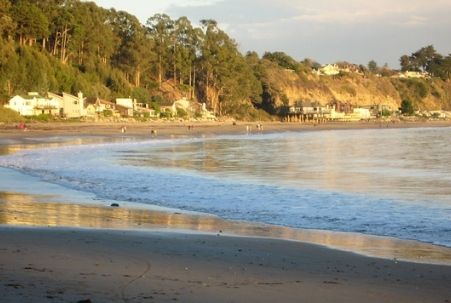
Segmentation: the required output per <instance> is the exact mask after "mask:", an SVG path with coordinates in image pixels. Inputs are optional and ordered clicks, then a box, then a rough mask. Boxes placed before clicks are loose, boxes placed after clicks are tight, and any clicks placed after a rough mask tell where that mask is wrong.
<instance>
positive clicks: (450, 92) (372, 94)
mask: <svg viewBox="0 0 451 303" xmlns="http://www.w3.org/2000/svg"><path fill="white" fill-rule="evenodd" d="M264 81H265V82H266V87H267V91H268V95H269V96H270V99H271V101H270V102H272V103H273V105H274V106H275V107H279V106H281V105H283V104H284V101H285V103H286V100H287V99H288V103H289V105H293V104H295V103H296V102H298V101H317V102H319V103H321V104H322V105H326V104H328V103H330V102H332V101H334V100H336V101H341V102H347V103H351V104H353V105H354V106H372V105H387V106H390V108H392V109H397V108H399V107H400V104H401V102H402V100H403V99H410V100H411V101H412V102H413V103H414V105H415V106H416V108H418V109H421V110H435V109H446V110H450V109H451V84H450V83H449V82H444V81H442V80H440V79H431V80H424V79H409V80H402V79H394V78H390V77H376V76H375V75H365V76H363V75H359V74H344V75H337V76H318V75H315V74H311V73H310V74H306V73H304V74H302V73H301V74H298V73H295V72H293V71H290V70H286V69H281V68H271V69H270V70H267V71H266V74H265V80H264Z"/></svg>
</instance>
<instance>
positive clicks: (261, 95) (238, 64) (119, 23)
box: [0, 0, 451, 119]
mask: <svg viewBox="0 0 451 303" xmlns="http://www.w3.org/2000/svg"><path fill="white" fill-rule="evenodd" d="M199 24H200V25H199V26H195V25H194V24H192V23H191V21H190V20H189V19H188V18H186V17H180V18H178V19H176V20H173V19H171V17H169V16H167V15H165V14H155V15H153V16H150V17H149V18H148V20H147V22H146V23H145V24H141V23H140V21H139V20H138V19H137V18H136V17H135V16H133V15H131V14H129V13H127V12H124V11H116V10H114V9H109V10H108V9H104V8H101V7H98V6H97V5H96V4H95V3H93V2H84V1H83V2H82V1H79V0H71V1H66V0H51V1H36V0H21V1H13V0H0V103H5V102H6V101H7V100H8V99H9V98H10V97H11V96H14V95H16V94H25V93H26V92H29V91H33V92H38V93H41V94H45V93H46V92H48V91H51V92H55V93H61V92H67V93H72V94H77V93H78V91H82V92H83V93H84V95H85V96H87V97H99V98H102V99H106V100H112V99H114V98H117V97H129V96H130V97H132V98H135V99H137V100H138V101H139V102H140V103H147V104H148V105H149V106H151V107H153V108H154V109H156V110H158V108H159V107H160V106H162V105H168V104H171V102H173V101H174V100H176V99H179V98H181V97H186V98H188V99H192V100H195V101H198V102H201V103H205V104H206V105H207V107H208V109H210V110H211V111H213V112H214V113H215V114H216V115H217V116H227V117H234V118H237V119H260V118H262V117H264V118H268V115H267V113H269V114H273V115H274V114H277V113H280V112H281V110H282V109H283V108H286V106H287V105H292V104H294V103H296V102H298V101H318V102H320V103H322V104H327V103H330V102H331V101H341V102H346V103H351V104H353V105H357V106H369V105H382V104H384V105H387V106H390V107H391V108H392V109H397V108H399V106H400V104H401V102H402V101H403V100H408V101H409V102H410V103H412V104H413V106H414V108H415V109H425V110H433V109H447V110H450V109H451V84H450V82H449V81H450V78H451V55H448V56H443V55H441V54H439V53H437V52H436V51H435V49H434V48H433V46H427V47H424V48H422V49H420V50H419V51H417V52H415V53H413V54H412V55H411V56H407V55H405V56H403V57H402V58H401V59H402V60H401V68H402V70H403V71H409V70H410V71H415V72H418V73H427V74H428V75H430V76H431V79H396V78H392V77H391V76H392V75H393V74H396V71H392V70H389V69H388V68H386V67H384V68H378V67H377V64H376V63H375V62H372V63H371V64H368V68H367V67H364V66H355V65H353V64H350V63H346V64H347V65H350V66H353V68H356V69H358V70H359V73H354V72H345V73H340V74H336V75H334V76H318V75H317V71H318V70H319V68H321V65H320V64H319V63H316V62H314V61H313V60H311V59H305V60H304V61H302V62H299V61H296V60H295V59H293V58H291V57H289V56H288V55H286V54H285V53H283V52H274V53H269V52H267V53H265V54H264V55H263V56H259V55H258V54H256V53H254V52H248V53H247V54H245V55H244V54H241V53H240V52H239V50H238V45H237V43H236V42H235V41H234V40H233V38H231V37H229V36H228V35H227V33H226V32H224V31H223V30H222V29H221V28H220V27H219V25H218V23H217V22H216V21H214V20H210V19H208V20H201V21H200V23H199ZM262 110H265V111H267V113H265V112H263V111H262ZM274 118H275V117H274Z"/></svg>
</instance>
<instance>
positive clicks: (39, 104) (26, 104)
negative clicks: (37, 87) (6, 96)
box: [6, 92, 60, 116]
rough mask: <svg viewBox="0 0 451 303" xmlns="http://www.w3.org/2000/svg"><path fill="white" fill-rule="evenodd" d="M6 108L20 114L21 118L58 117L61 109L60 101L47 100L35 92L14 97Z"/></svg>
mask: <svg viewBox="0 0 451 303" xmlns="http://www.w3.org/2000/svg"><path fill="white" fill-rule="evenodd" d="M6 107H7V108H9V109H12V110H14V111H16V112H18V113H19V114H20V115H21V116H37V115H41V114H49V115H58V114H59V109H60V105H59V101H58V100H56V99H54V98H45V97H42V96H40V95H39V94H38V93H34V92H30V93H28V95H27V96H19V95H17V96H14V97H13V98H11V99H10V100H9V102H8V104H7V105H6Z"/></svg>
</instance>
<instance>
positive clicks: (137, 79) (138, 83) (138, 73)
mask: <svg viewBox="0 0 451 303" xmlns="http://www.w3.org/2000/svg"><path fill="white" fill-rule="evenodd" d="M140 86H141V69H140V67H139V66H138V67H137V68H136V73H135V87H140Z"/></svg>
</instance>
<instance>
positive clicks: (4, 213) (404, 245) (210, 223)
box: [0, 191, 451, 269]
mask: <svg viewBox="0 0 451 303" xmlns="http://www.w3.org/2000/svg"><path fill="white" fill-rule="evenodd" d="M54 195H55V194H53V195H52V196H50V195H39V194H24V193H11V192H2V191H0V226H11V227H17V228H37V229H42V228H45V227H48V228H56V229H66V228H80V229H88V230H116V231H139V232H155V231H161V232H166V233H174V232H175V233H185V234H197V235H213V236H214V235H216V236H227V237H243V238H259V239H263V240H280V241H292V242H298V243H306V244H312V245H317V246H320V247H323V248H327V249H330V250H332V251H341V252H348V253H353V254H356V255H360V256H365V257H369V258H381V259H385V260H399V261H405V262H413V263H419V264H430V265H445V266H450V269H451V248H449V247H446V246H440V245H436V244H432V243H425V242H420V241H415V240H405V239H398V238H393V237H388V236H375V235H368V234H363V233H352V232H338V231H328V230H318V229H306V228H292V227H285V226H280V225H272V224H264V223H257V222H250V221H236V220H228V219H223V218H221V217H218V216H215V215H211V214H204V213H197V212H185V211H182V210H179V209H164V208H157V207H156V208H153V207H152V206H150V207H148V208H144V207H139V205H133V206H130V205H128V204H127V203H124V204H123V202H121V201H116V202H118V203H119V204H120V207H111V206H108V203H109V202H107V201H104V200H101V201H94V200H92V201H90V202H87V203H83V204H80V203H77V202H76V200H72V201H71V202H68V201H63V200H61V198H64V196H63V197H60V196H56V197H55V196H54ZM75 198H76V197H75ZM119 204H118V205H119Z"/></svg>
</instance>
